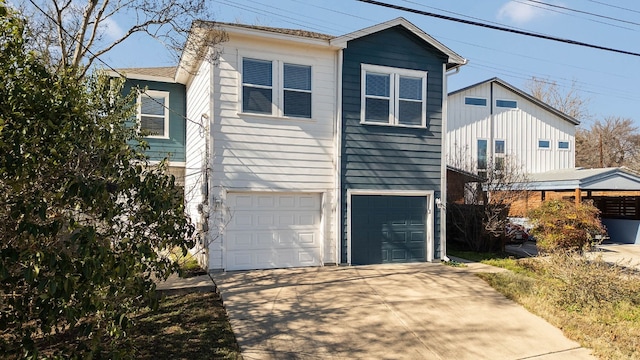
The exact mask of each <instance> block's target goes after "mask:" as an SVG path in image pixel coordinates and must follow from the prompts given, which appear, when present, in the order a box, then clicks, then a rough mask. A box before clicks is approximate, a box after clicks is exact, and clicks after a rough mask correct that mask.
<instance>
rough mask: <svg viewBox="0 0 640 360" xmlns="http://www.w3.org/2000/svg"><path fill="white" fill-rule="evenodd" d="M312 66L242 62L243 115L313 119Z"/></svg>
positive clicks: (276, 61)
mask: <svg viewBox="0 0 640 360" xmlns="http://www.w3.org/2000/svg"><path fill="white" fill-rule="evenodd" d="M311 108H312V87H311V66H310V65H302V64H292V63H288V62H284V61H281V60H263V59H256V58H250V57H245V58H243V59H242V110H241V111H242V112H243V113H248V114H262V115H272V116H279V117H294V118H308V119H310V118H311V115H312V114H311Z"/></svg>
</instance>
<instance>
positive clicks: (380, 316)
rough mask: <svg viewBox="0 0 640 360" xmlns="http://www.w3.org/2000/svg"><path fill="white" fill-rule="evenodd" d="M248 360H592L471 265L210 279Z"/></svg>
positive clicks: (261, 273)
mask: <svg viewBox="0 0 640 360" xmlns="http://www.w3.org/2000/svg"><path fill="white" fill-rule="evenodd" d="M213 277H214V280H215V282H216V284H217V285H218V287H219V289H220V291H221V294H222V297H223V300H224V304H225V306H226V308H227V311H228V313H229V317H230V319H231V325H232V327H233V331H234V333H235V334H236V336H237V338H238V342H239V344H240V347H241V349H242V354H243V356H244V357H245V359H546V360H548V359H592V357H591V356H590V355H589V354H590V352H589V351H588V350H586V349H583V348H580V346H579V345H578V344H577V343H575V342H573V341H570V340H568V339H567V338H565V337H564V336H563V334H562V332H561V331H560V330H558V329H556V328H555V327H553V326H551V325H550V324H548V323H547V322H546V321H544V320H542V319H541V318H539V317H537V316H534V315H532V314H531V313H529V312H528V311H526V310H525V309H524V308H522V307H520V306H519V305H517V304H515V303H514V302H512V301H510V300H508V299H506V298H505V297H504V296H502V295H500V294H499V293H497V292H496V291H495V290H493V289H492V288H491V287H490V286H488V285H487V284H486V283H485V282H484V281H482V280H481V279H479V278H477V277H476V276H474V275H473V273H472V270H471V268H452V267H449V266H445V265H441V264H430V263H420V264H409V265H375V266H359V267H335V266H331V267H321V268H302V269H281V270H261V271H244V272H231V273H218V274H213Z"/></svg>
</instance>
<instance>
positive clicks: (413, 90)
mask: <svg viewBox="0 0 640 360" xmlns="http://www.w3.org/2000/svg"><path fill="white" fill-rule="evenodd" d="M400 99H411V100H422V79H420V78H411V77H404V76H401V77H400Z"/></svg>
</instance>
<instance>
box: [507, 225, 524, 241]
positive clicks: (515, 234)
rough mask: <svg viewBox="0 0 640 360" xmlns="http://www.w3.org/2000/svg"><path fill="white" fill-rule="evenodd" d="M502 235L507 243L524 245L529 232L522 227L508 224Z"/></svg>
mask: <svg viewBox="0 0 640 360" xmlns="http://www.w3.org/2000/svg"><path fill="white" fill-rule="evenodd" d="M504 233H505V236H506V238H507V241H508V242H512V243H524V242H525V241H527V240H529V232H528V231H527V229H526V228H525V227H524V225H520V224H516V223H513V222H508V223H507V225H505V228H504Z"/></svg>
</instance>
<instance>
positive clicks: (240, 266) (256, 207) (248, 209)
mask: <svg viewBox="0 0 640 360" xmlns="http://www.w3.org/2000/svg"><path fill="white" fill-rule="evenodd" d="M320 199H321V197H320V194H313V193H287V194H284V193H229V194H228V195H227V203H228V204H229V212H230V215H231V220H230V221H229V223H228V224H227V229H226V232H225V240H226V241H225V243H226V253H225V257H226V269H227V270H248V269H269V268H284V267H300V266H318V265H320V264H321V261H320V259H321V249H322V238H321V232H320V224H321V200H320Z"/></svg>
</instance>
